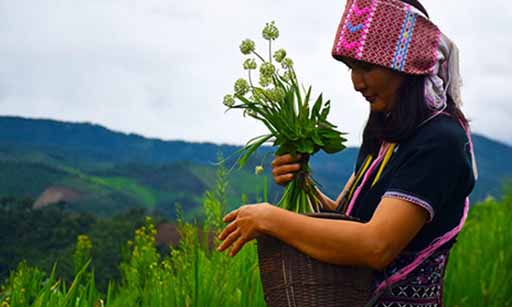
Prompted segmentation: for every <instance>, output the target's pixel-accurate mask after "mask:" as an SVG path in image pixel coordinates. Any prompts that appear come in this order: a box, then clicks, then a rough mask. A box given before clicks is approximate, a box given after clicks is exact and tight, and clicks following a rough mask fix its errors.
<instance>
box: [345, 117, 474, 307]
mask: <svg viewBox="0 0 512 307" xmlns="http://www.w3.org/2000/svg"><path fill="white" fill-rule="evenodd" d="M365 158H366V157H363V156H362V154H361V152H359V156H358V158H357V163H356V167H355V173H356V174H357V173H358V171H359V170H360V168H361V167H362V166H363V162H364V160H365ZM379 166H380V165H377V170H378V169H379ZM376 174H377V171H376V170H374V172H373V174H372V175H371V176H370V178H369V179H368V180H367V182H366V183H365V185H364V186H363V188H362V190H361V192H360V194H359V196H358V198H357V200H356V202H355V203H354V206H353V209H352V212H351V213H350V215H351V216H354V217H357V218H360V219H362V220H363V221H365V222H366V221H369V220H370V219H371V217H372V215H373V213H374V211H375V209H376V208H377V206H378V204H379V202H380V201H381V198H382V197H395V198H400V199H404V200H407V201H410V202H412V203H413V204H415V205H417V206H420V207H422V208H423V209H424V210H425V211H426V212H427V213H428V216H429V219H428V222H427V223H426V224H425V225H424V226H423V228H422V229H421V230H420V231H419V233H418V234H417V235H416V236H415V237H414V239H413V240H412V241H411V242H410V243H409V244H408V246H407V247H406V248H405V249H404V251H403V252H402V253H401V254H400V255H399V256H398V257H397V258H396V259H395V260H394V261H393V262H392V263H391V264H390V265H389V266H388V267H387V268H386V270H385V271H384V272H376V275H375V285H377V284H378V283H380V282H381V281H382V280H384V279H385V277H386V276H390V275H392V274H393V273H395V272H396V271H397V270H399V269H401V268H402V267H404V266H406V265H407V264H409V263H411V262H412V261H413V260H414V259H415V256H416V255H417V254H418V252H419V251H421V250H423V249H424V248H426V247H427V246H428V245H429V244H430V243H431V242H432V240H434V239H435V238H437V237H439V236H441V235H443V234H445V233H446V232H448V231H450V230H451V229H453V228H454V227H456V226H457V225H458V224H459V222H460V220H461V218H462V216H463V209H464V205H465V199H466V197H467V196H468V195H469V193H470V192H471V191H472V189H473V187H474V185H475V178H474V175H473V170H472V161H471V154H470V149H469V142H468V139H467V136H466V133H465V131H464V129H463V128H462V126H461V125H460V124H459V122H458V121H457V120H456V119H455V118H453V117H451V116H449V115H444V114H440V115H438V116H436V117H434V118H433V119H431V120H430V121H428V122H426V123H425V124H424V125H422V126H420V127H418V128H417V130H416V132H415V134H414V135H413V136H412V137H411V138H409V139H408V140H407V141H404V142H402V143H400V144H397V146H396V147H395V151H394V152H393V154H392V155H391V158H390V160H389V162H388V164H387V165H386V166H385V168H384V170H383V172H382V173H381V175H380V178H379V180H378V181H377V182H376V184H375V185H374V186H373V187H371V188H370V186H371V183H372V182H373V180H374V177H375V176H376ZM361 181H362V180H361ZM358 184H359V183H358ZM456 237H457V236H455V238H453V239H452V240H450V241H448V242H446V243H445V244H444V245H443V246H441V247H440V248H439V250H438V251H436V252H435V253H434V254H433V255H431V256H430V257H429V258H427V259H426V260H425V261H424V262H423V264H421V265H420V266H419V267H417V268H416V269H415V270H414V271H412V272H411V273H410V274H409V275H408V277H407V278H406V280H405V281H402V282H401V283H400V285H398V284H397V286H396V287H393V288H392V291H387V292H386V293H385V294H384V295H383V296H382V297H381V298H380V299H379V301H378V302H377V303H376V305H374V306H398V305H399V304H400V306H404V307H408V306H424V304H431V306H441V305H442V283H443V275H444V270H445V268H446V262H447V257H448V253H449V250H450V248H451V247H452V246H453V244H454V243H455V241H456Z"/></svg>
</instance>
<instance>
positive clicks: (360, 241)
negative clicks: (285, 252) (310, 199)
mask: <svg viewBox="0 0 512 307" xmlns="http://www.w3.org/2000/svg"><path fill="white" fill-rule="evenodd" d="M260 227H261V232H262V233H264V234H267V235H270V236H273V237H275V238H278V239H279V240H281V241H283V242H285V243H287V244H289V245H291V246H293V247H295V248H296V249H297V250H299V251H301V252H303V253H305V254H307V255H309V256H311V257H312V258H315V259H317V260H320V261H323V262H327V263H333V264H338V265H354V266H366V267H368V266H369V267H373V268H376V266H377V264H376V263H378V261H377V260H378V257H379V255H380V254H381V250H382V249H381V248H380V246H379V245H378V243H377V242H375V240H374V236H373V235H372V233H371V229H370V228H369V226H368V224H365V223H359V222H352V221H344V220H329V219H320V218H312V217H308V216H305V215H301V214H297V213H294V212H291V211H287V210H284V209H281V208H278V207H275V206H273V209H272V212H271V214H268V218H266V219H265V220H264V221H262V223H261V226H260Z"/></svg>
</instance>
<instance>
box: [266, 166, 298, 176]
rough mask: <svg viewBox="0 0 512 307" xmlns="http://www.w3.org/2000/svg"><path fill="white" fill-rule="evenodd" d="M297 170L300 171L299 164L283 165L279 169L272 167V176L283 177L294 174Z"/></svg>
mask: <svg viewBox="0 0 512 307" xmlns="http://www.w3.org/2000/svg"><path fill="white" fill-rule="evenodd" d="M299 170H300V164H299V163H294V164H285V165H281V166H279V167H274V168H273V169H272V175H274V177H276V176H280V175H284V174H288V173H294V172H297V171H299Z"/></svg>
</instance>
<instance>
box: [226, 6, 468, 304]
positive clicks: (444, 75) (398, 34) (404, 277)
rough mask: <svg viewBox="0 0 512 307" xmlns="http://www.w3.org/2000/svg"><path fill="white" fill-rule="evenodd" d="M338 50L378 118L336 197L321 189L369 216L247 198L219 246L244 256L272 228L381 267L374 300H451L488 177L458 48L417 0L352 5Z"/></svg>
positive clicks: (330, 253)
mask: <svg viewBox="0 0 512 307" xmlns="http://www.w3.org/2000/svg"><path fill="white" fill-rule="evenodd" d="M332 55H333V57H334V58H335V59H337V60H339V61H342V62H343V63H345V64H346V65H347V66H348V67H349V68H350V69H351V76H352V83H353V86H354V89H355V90H356V91H358V92H360V93H361V94H362V95H363V96H364V98H365V99H366V100H367V101H368V103H369V105H370V115H369V119H368V122H367V124H366V127H365V129H364V133H363V144H362V146H361V148H360V151H359V156H358V159H357V162H356V166H355V171H354V173H353V174H352V176H351V178H350V179H349V181H348V182H347V184H346V185H345V188H344V189H343V191H342V193H341V194H340V196H339V197H338V198H337V199H336V200H335V201H334V200H331V199H329V198H328V197H327V196H325V195H324V194H322V193H321V192H320V195H321V198H322V199H321V202H322V204H323V208H324V210H326V211H329V210H331V211H334V210H336V211H338V212H342V213H345V214H347V215H350V216H354V217H357V218H359V219H361V220H363V221H364V223H356V222H350V221H340V220H325V219H318V218H311V217H306V216H303V215H299V214H295V213H293V212H289V211H286V210H283V209H280V208H278V207H275V206H273V205H271V204H266V203H263V204H255V205H245V206H242V207H240V208H239V209H237V210H234V211H232V212H231V213H229V214H227V215H226V216H225V218H224V221H225V222H229V223H230V224H229V225H228V226H226V228H225V229H224V231H223V232H222V233H221V234H220V236H219V238H220V239H221V240H223V241H224V242H223V243H222V244H221V245H220V246H219V248H218V249H219V250H221V251H222V250H225V249H226V248H228V247H229V246H231V245H232V249H231V255H235V254H236V253H237V252H238V251H239V250H240V248H242V246H243V245H244V244H245V243H246V242H248V241H250V240H252V239H254V238H255V237H257V236H259V235H261V234H266V235H271V236H274V237H276V238H278V239H280V240H282V241H284V242H286V243H287V244H289V245H291V246H293V247H295V248H296V249H298V250H300V251H301V252H303V253H305V254H307V255H309V256H311V257H313V258H315V259H318V260H321V261H324V262H328V263H334V264H339V265H356V266H367V267H368V266H369V267H371V268H373V269H375V272H376V273H375V280H374V291H375V294H376V295H375V296H374V298H376V302H375V305H374V306H399V305H400V306H427V305H429V306H441V305H442V292H443V276H444V271H445V268H446V263H447V258H448V253H449V251H450V249H451V247H452V246H453V244H454V243H455V240H456V235H457V233H458V232H459V231H460V229H461V228H462V226H463V224H464V221H465V219H466V217H467V212H468V209H469V199H468V198H467V196H468V195H469V193H470V192H471V191H472V189H473V187H474V184H475V180H476V178H477V172H476V164H475V159H474V154H473V148H472V143H471V137H470V133H469V126H468V122H467V120H466V118H465V117H464V115H463V113H462V112H461V110H460V106H461V100H460V94H459V87H460V79H459V75H458V51H457V47H456V46H455V45H454V44H453V43H452V42H451V41H450V40H449V39H448V38H447V37H446V36H445V35H444V34H442V33H441V32H440V31H439V29H438V28H437V26H435V25H434V24H433V23H432V22H430V20H429V19H428V14H427V12H426V10H425V9H424V8H423V6H422V5H421V4H420V3H419V2H417V1H415V0H407V1H405V0H404V1H398V0H349V1H348V2H347V5H346V8H345V11H344V13H343V17H342V20H341V23H340V26H339V28H338V31H337V34H336V39H335V42H334V46H333V49H332ZM299 158H300V157H299ZM272 166H273V175H274V180H275V181H276V182H277V183H278V184H282V185H284V184H286V183H287V182H289V181H290V180H291V179H292V178H293V176H294V173H295V172H296V171H298V170H299V169H300V163H299V162H298V160H296V159H293V158H292V157H291V156H290V155H284V156H279V157H276V158H275V160H274V161H273V162H272Z"/></svg>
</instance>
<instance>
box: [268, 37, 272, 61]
mask: <svg viewBox="0 0 512 307" xmlns="http://www.w3.org/2000/svg"><path fill="white" fill-rule="evenodd" d="M268 59H269V62H270V63H271V64H272V40H271V39H269V40H268Z"/></svg>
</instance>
